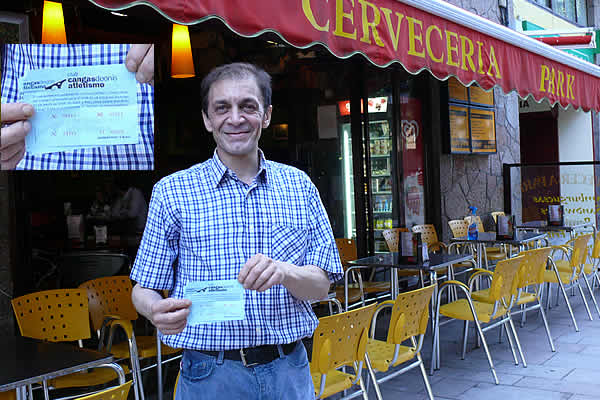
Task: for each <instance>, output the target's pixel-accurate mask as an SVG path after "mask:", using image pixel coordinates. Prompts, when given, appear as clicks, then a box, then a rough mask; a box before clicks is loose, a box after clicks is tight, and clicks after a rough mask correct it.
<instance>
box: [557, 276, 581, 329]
mask: <svg viewBox="0 0 600 400" xmlns="http://www.w3.org/2000/svg"><path fill="white" fill-rule="evenodd" d="M558 286H559V288H560V291H561V293H562V295H563V297H564V298H565V302H566V303H567V308H568V309H569V314H571V320H572V321H573V325H575V332H579V327H578V326H577V321H575V314H573V309H572V308H571V303H570V302H569V298H568V296H567V291H566V290H565V287H564V286H563V284H562V281H561V280H560V278H559V279H558ZM556 299H557V300H558V293H557V294H556ZM557 302H558V301H557Z"/></svg>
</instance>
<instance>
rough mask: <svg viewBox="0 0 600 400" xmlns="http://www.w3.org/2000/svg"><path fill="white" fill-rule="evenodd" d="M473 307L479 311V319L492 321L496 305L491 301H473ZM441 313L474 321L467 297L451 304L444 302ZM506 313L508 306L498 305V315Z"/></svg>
mask: <svg viewBox="0 0 600 400" xmlns="http://www.w3.org/2000/svg"><path fill="white" fill-rule="evenodd" d="M473 307H474V308H475V312H476V313H477V318H479V321H481V322H484V323H487V322H490V321H491V318H492V311H494V305H493V304H489V303H482V302H479V301H474V302H473ZM440 314H442V315H445V316H446V317H450V318H454V319H460V320H462V321H473V320H474V319H473V314H472V313H471V308H470V307H469V302H468V301H467V299H458V300H456V301H453V302H452V303H449V304H444V305H443V306H441V307H440ZM504 314H506V308H504V307H502V306H498V312H497V313H496V317H499V316H501V315H504Z"/></svg>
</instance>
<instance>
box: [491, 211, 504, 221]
mask: <svg viewBox="0 0 600 400" xmlns="http://www.w3.org/2000/svg"><path fill="white" fill-rule="evenodd" d="M498 215H506V214H504V211H494V212H492V218H494V222H496V223H497V222H498Z"/></svg>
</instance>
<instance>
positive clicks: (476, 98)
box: [469, 85, 494, 106]
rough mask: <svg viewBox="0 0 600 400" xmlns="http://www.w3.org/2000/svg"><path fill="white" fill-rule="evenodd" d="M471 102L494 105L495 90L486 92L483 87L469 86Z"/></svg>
mask: <svg viewBox="0 0 600 400" xmlns="http://www.w3.org/2000/svg"><path fill="white" fill-rule="evenodd" d="M469 102H470V103H471V104H480V105H485V106H493V105H494V92H493V91H492V90H490V91H489V92H486V91H485V90H483V89H482V88H480V87H477V86H475V85H473V86H471V87H470V88H469Z"/></svg>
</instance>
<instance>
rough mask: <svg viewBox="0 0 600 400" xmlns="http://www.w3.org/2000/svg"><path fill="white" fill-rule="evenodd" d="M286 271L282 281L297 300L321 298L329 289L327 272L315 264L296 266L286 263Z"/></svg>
mask: <svg viewBox="0 0 600 400" xmlns="http://www.w3.org/2000/svg"><path fill="white" fill-rule="evenodd" d="M286 265H287V267H288V268H287V273H286V276H285V279H284V282H283V286H285V287H286V288H287V289H288V290H289V291H290V293H291V294H292V296H294V297H295V298H297V299H298V300H322V299H324V298H325V297H326V296H327V292H328V291H329V278H328V276H327V272H325V271H324V270H322V269H321V268H319V267H317V266H315V265H306V266H303V267H298V266H296V265H292V264H287V263H286Z"/></svg>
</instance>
